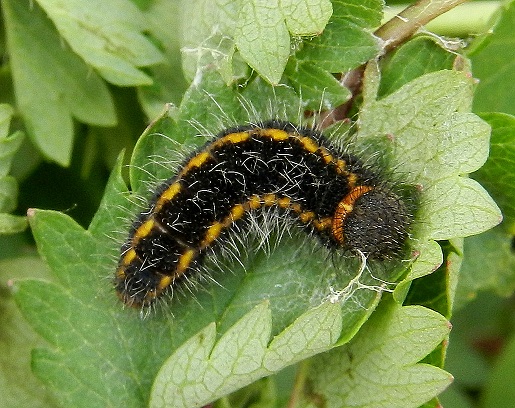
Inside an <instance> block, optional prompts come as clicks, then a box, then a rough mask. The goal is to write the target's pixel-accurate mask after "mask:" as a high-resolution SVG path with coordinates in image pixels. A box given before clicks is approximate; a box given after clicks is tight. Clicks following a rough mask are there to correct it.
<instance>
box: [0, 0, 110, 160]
mask: <svg viewBox="0 0 515 408" xmlns="http://www.w3.org/2000/svg"><path fill="white" fill-rule="evenodd" d="M2 6H3V10H4V16H5V26H6V32H7V45H8V49H9V55H10V59H11V68H12V74H13V79H14V87H15V90H16V99H17V104H18V108H19V109H20V111H21V113H22V115H23V118H24V120H25V124H26V126H27V129H28V133H29V136H30V137H31V138H32V140H33V142H34V144H35V145H37V146H38V147H39V149H40V150H41V152H42V153H43V154H44V155H45V156H46V157H48V158H50V159H51V160H54V161H56V162H57V163H59V164H61V165H68V164H69V162H70V156H71V153H72V145H73V121H72V117H75V118H77V119H79V120H81V121H83V122H86V123H91V124H96V125H101V126H112V125H114V124H115V122H116V118H115V113H114V107H113V104H112V100H111V97H110V95H109V91H108V89H107V87H106V84H105V83H104V82H103V81H102V80H101V79H100V77H99V76H98V75H96V74H95V73H94V72H92V71H91V70H90V69H89V68H88V66H87V65H86V64H84V62H83V61H82V60H81V59H80V58H79V57H78V56H76V55H75V54H73V53H72V52H71V51H69V50H68V49H67V48H65V47H63V45H62V42H61V39H60V37H59V34H58V33H57V31H56V30H55V28H54V27H53V26H52V23H51V22H50V20H48V18H47V17H46V16H45V14H44V12H43V11H42V10H41V9H40V8H39V7H38V6H37V5H35V4H32V3H31V2H30V1H29V0H3V1H2Z"/></svg>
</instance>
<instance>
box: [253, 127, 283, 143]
mask: <svg viewBox="0 0 515 408" xmlns="http://www.w3.org/2000/svg"><path fill="white" fill-rule="evenodd" d="M257 134H258V135H259V136H260V137H270V138H271V139H272V140H274V141H276V142H282V141H285V140H288V138H289V137H290V134H289V133H288V132H286V131H285V130H281V129H260V130H259V131H258V132H257Z"/></svg>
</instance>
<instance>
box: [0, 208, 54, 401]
mask: <svg viewBox="0 0 515 408" xmlns="http://www.w3.org/2000/svg"><path fill="white" fill-rule="evenodd" d="M2 215H3V214H2ZM0 240H1V242H0V247H2V253H1V258H2V259H0V310H1V313H0V327H1V334H0V348H1V349H2V353H0V401H2V408H31V407H33V408H53V407H57V405H56V403H55V400H54V399H53V398H52V395H51V392H50V391H49V390H47V389H46V388H45V387H44V386H43V384H42V383H41V382H40V381H38V380H37V379H36V378H35V377H34V376H33V374H32V373H31V361H30V354H31V350H32V349H33V348H34V347H38V346H42V345H43V344H44V343H43V341H42V339H41V338H40V337H39V336H38V335H37V334H36V333H35V332H34V331H33V330H32V329H31V327H30V326H29V325H28V323H27V322H26V321H25V319H23V316H22V315H21V313H20V311H19V309H18V308H17V307H16V304H15V303H14V300H13V296H12V293H11V290H12V281H13V279H22V278H26V277H31V278H35V277H39V278H41V279H48V271H47V269H46V267H45V265H44V264H43V262H42V261H41V259H40V258H38V257H37V256H36V254H35V252H34V253H30V255H29V254H28V252H29V251H28V249H27V248H28V245H27V243H26V242H24V243H23V244H21V245H20V247H21V248H20V251H19V252H21V256H18V257H13V255H12V254H11V253H9V254H7V253H6V252H7V251H6V250H4V249H6V247H8V249H10V250H12V249H13V248H15V247H16V243H14V239H13V236H12V235H11V236H9V237H0Z"/></svg>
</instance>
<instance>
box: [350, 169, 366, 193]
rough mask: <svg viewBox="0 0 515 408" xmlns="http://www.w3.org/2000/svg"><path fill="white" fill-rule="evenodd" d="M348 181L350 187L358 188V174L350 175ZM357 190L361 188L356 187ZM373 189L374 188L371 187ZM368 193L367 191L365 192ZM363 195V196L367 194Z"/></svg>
mask: <svg viewBox="0 0 515 408" xmlns="http://www.w3.org/2000/svg"><path fill="white" fill-rule="evenodd" d="M347 181H348V183H349V186H350V187H351V188H354V187H355V186H356V183H357V182H358V175H357V174H356V173H349V175H348V176H347ZM361 187H365V186H361ZM356 188H360V187H356ZM370 188H372V187H370ZM365 193H366V191H365ZM365 193H363V194H365Z"/></svg>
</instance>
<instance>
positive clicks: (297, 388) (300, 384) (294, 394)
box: [287, 360, 309, 408]
mask: <svg viewBox="0 0 515 408" xmlns="http://www.w3.org/2000/svg"><path fill="white" fill-rule="evenodd" d="M308 370H309V362H308V361H307V360H304V361H301V362H300V363H299V364H298V368H297V374H296V375H295V383H294V384H293V389H292V391H291V395H290V400H289V401H288V407H287V408H296V407H297V406H298V404H299V402H300V398H301V396H302V394H303V393H304V388H305V384H306V379H307V377H308Z"/></svg>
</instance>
